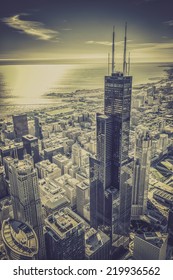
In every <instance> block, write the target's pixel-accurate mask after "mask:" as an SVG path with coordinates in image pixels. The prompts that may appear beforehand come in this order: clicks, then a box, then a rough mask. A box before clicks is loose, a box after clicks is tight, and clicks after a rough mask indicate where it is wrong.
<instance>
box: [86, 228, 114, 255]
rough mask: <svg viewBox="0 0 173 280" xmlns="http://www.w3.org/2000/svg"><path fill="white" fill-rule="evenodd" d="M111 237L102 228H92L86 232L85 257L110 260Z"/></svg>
mask: <svg viewBox="0 0 173 280" xmlns="http://www.w3.org/2000/svg"><path fill="white" fill-rule="evenodd" d="M110 248H111V242H110V238H109V237H108V236H107V235H106V234H105V233H103V232H102V231H101V230H95V229H94V228H90V229H88V230H86V232H85V259H87V260H109V259H110Z"/></svg>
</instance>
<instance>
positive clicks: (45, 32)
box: [2, 14, 59, 41]
mask: <svg viewBox="0 0 173 280" xmlns="http://www.w3.org/2000/svg"><path fill="white" fill-rule="evenodd" d="M21 15H23V16H26V15H28V14H19V15H15V16H12V17H6V18H3V19H2V22H4V23H5V24H6V25H8V26H10V27H12V28H14V29H16V30H19V31H20V32H22V33H24V34H27V35H30V36H33V37H35V38H36V39H38V40H44V41H49V40H54V41H55V40H56V41H58V40H59V32H58V31H55V30H52V29H48V28H45V27H44V24H43V23H41V22H38V21H28V20H22V19H20V16H21Z"/></svg>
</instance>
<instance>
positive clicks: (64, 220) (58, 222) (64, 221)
mask: <svg viewBox="0 0 173 280" xmlns="http://www.w3.org/2000/svg"><path fill="white" fill-rule="evenodd" d="M82 224H83V221H82V219H80V217H79V216H78V215H77V214H75V213H74V212H73V211H72V210H70V209H69V208H67V207H66V208H64V209H61V210H60V211H57V212H55V213H54V214H52V215H50V216H49V217H48V218H47V219H46V225H47V226H49V227H50V228H51V229H52V230H53V231H54V232H55V233H56V234H57V235H58V236H59V238H61V239H64V238H65V237H66V235H67V234H68V233H71V232H73V231H75V229H76V230H77V229H78V228H80V227H82Z"/></svg>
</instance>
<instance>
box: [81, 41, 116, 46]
mask: <svg viewBox="0 0 173 280" xmlns="http://www.w3.org/2000/svg"><path fill="white" fill-rule="evenodd" d="M85 44H88V45H104V46H111V45H112V43H111V42H109V41H86V42H85Z"/></svg>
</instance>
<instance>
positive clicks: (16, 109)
mask: <svg viewBox="0 0 173 280" xmlns="http://www.w3.org/2000/svg"><path fill="white" fill-rule="evenodd" d="M158 67H168V69H163V71H164V72H166V76H165V77H153V78H149V81H148V82H147V83H142V84H136V85H134V86H133V90H134V91H137V90H142V89H145V90H146V89H147V88H148V87H150V86H156V85H158V84H160V83H165V82H169V81H171V80H173V64H171V65H168V64H165V65H160V66H158ZM155 79H156V81H155ZM103 92H104V87H103V88H96V89H76V90H75V91H72V92H69V93H63V92H49V93H47V94H44V95H43V97H45V99H47V100H49V102H48V103H40V104H34V103H31V104H28V103H27V104H26V103H23V104H22V103H19V104H0V108H1V114H0V118H1V119H2V118H4V117H10V116H12V115H13V114H15V113H23V111H24V112H25V113H28V114H29V113H36V112H38V113H39V112H40V111H42V110H46V111H51V110H54V109H56V110H57V109H60V108H62V107H67V106H69V102H70V103H73V102H77V101H81V102H83V101H84V100H85V99H86V98H98V99H101V98H102V94H103ZM69 99H70V100H69ZM80 99H81V100H80ZM50 100H52V102H50ZM55 100H57V104H56V102H55ZM58 103H60V104H58ZM9 108H10V114H9V112H8V111H9ZM12 108H13V110H12Z"/></svg>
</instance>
